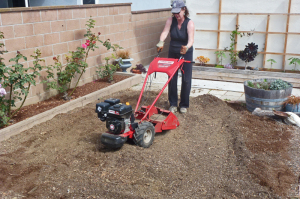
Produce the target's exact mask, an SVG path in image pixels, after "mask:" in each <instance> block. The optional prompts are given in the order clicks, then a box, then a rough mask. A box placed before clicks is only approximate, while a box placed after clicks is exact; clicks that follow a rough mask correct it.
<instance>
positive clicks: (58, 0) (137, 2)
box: [0, 0, 171, 11]
mask: <svg viewBox="0 0 300 199" xmlns="http://www.w3.org/2000/svg"><path fill="white" fill-rule="evenodd" d="M0 1H3V0H0ZM29 3H30V6H57V5H81V4H82V0H29ZM95 3H96V4H111V3H132V5H131V11H140V10H152V9H162V8H170V6H171V4H170V0H151V1H146V0H95ZM0 5H1V4H0Z"/></svg>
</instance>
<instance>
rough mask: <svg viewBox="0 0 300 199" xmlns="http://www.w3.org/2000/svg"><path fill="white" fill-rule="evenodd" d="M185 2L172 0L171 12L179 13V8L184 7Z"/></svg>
mask: <svg viewBox="0 0 300 199" xmlns="http://www.w3.org/2000/svg"><path fill="white" fill-rule="evenodd" d="M184 6H185V4H184V2H183V1H181V0H179V1H176V0H175V1H173V3H172V10H171V12H172V13H179V12H180V11H181V8H182V7H184Z"/></svg>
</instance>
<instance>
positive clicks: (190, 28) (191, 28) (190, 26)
mask: <svg viewBox="0 0 300 199" xmlns="http://www.w3.org/2000/svg"><path fill="white" fill-rule="evenodd" d="M187 32H188V43H187V45H186V46H187V47H188V48H190V47H192V46H193V43H194V32H195V25H194V22H193V21H192V20H190V21H189V23H188V25H187Z"/></svg>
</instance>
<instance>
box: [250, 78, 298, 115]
mask: <svg viewBox="0 0 300 199" xmlns="http://www.w3.org/2000/svg"><path fill="white" fill-rule="evenodd" d="M292 89H293V85H292V84H291V83H289V82H286V81H283V80H281V79H253V80H248V81H245V82H244V92H245V99H246V106H247V109H248V110H249V111H251V112H252V111H254V109H255V108H261V109H262V110H273V109H275V110H277V111H282V110H283V109H284V102H285V100H286V99H287V97H289V96H291V94H292Z"/></svg>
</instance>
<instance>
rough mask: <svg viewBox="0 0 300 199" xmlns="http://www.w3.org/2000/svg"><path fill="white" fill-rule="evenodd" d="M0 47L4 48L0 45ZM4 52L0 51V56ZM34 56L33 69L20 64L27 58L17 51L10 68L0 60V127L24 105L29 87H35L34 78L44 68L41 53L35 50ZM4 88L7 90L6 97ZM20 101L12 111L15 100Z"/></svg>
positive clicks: (0, 36) (1, 34)
mask: <svg viewBox="0 0 300 199" xmlns="http://www.w3.org/2000/svg"><path fill="white" fill-rule="evenodd" d="M0 38H1V39H2V38H4V35H3V32H0ZM0 47H4V44H3V43H1V44H0ZM5 52H6V51H0V54H3V53H5ZM34 53H35V54H34V55H31V57H33V58H34V61H33V67H27V65H26V66H24V65H23V64H21V63H20V61H21V60H25V61H27V57H25V56H23V55H22V54H21V53H20V52H19V51H17V54H16V56H15V57H14V58H11V59H10V60H9V62H15V64H13V65H12V66H10V67H7V66H6V65H5V64H4V62H3V61H2V60H3V58H0V82H1V84H0V127H2V126H5V125H7V124H8V121H9V120H10V119H11V118H12V117H13V116H14V115H16V114H17V113H18V112H19V110H20V109H21V108H22V106H23V105H24V103H25V101H26V98H27V96H28V94H29V90H30V87H31V85H36V78H37V77H38V76H40V71H41V70H42V69H43V68H44V67H43V66H41V65H40V62H43V61H44V60H43V59H40V57H41V52H40V50H39V49H37V50H36V51H35V52H34ZM5 88H7V89H8V90H9V93H8V96H6V95H7V93H6V90H5ZM17 99H18V100H20V101H21V105H20V106H19V107H18V108H17V109H15V110H12V107H16V105H15V102H16V100H17Z"/></svg>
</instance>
